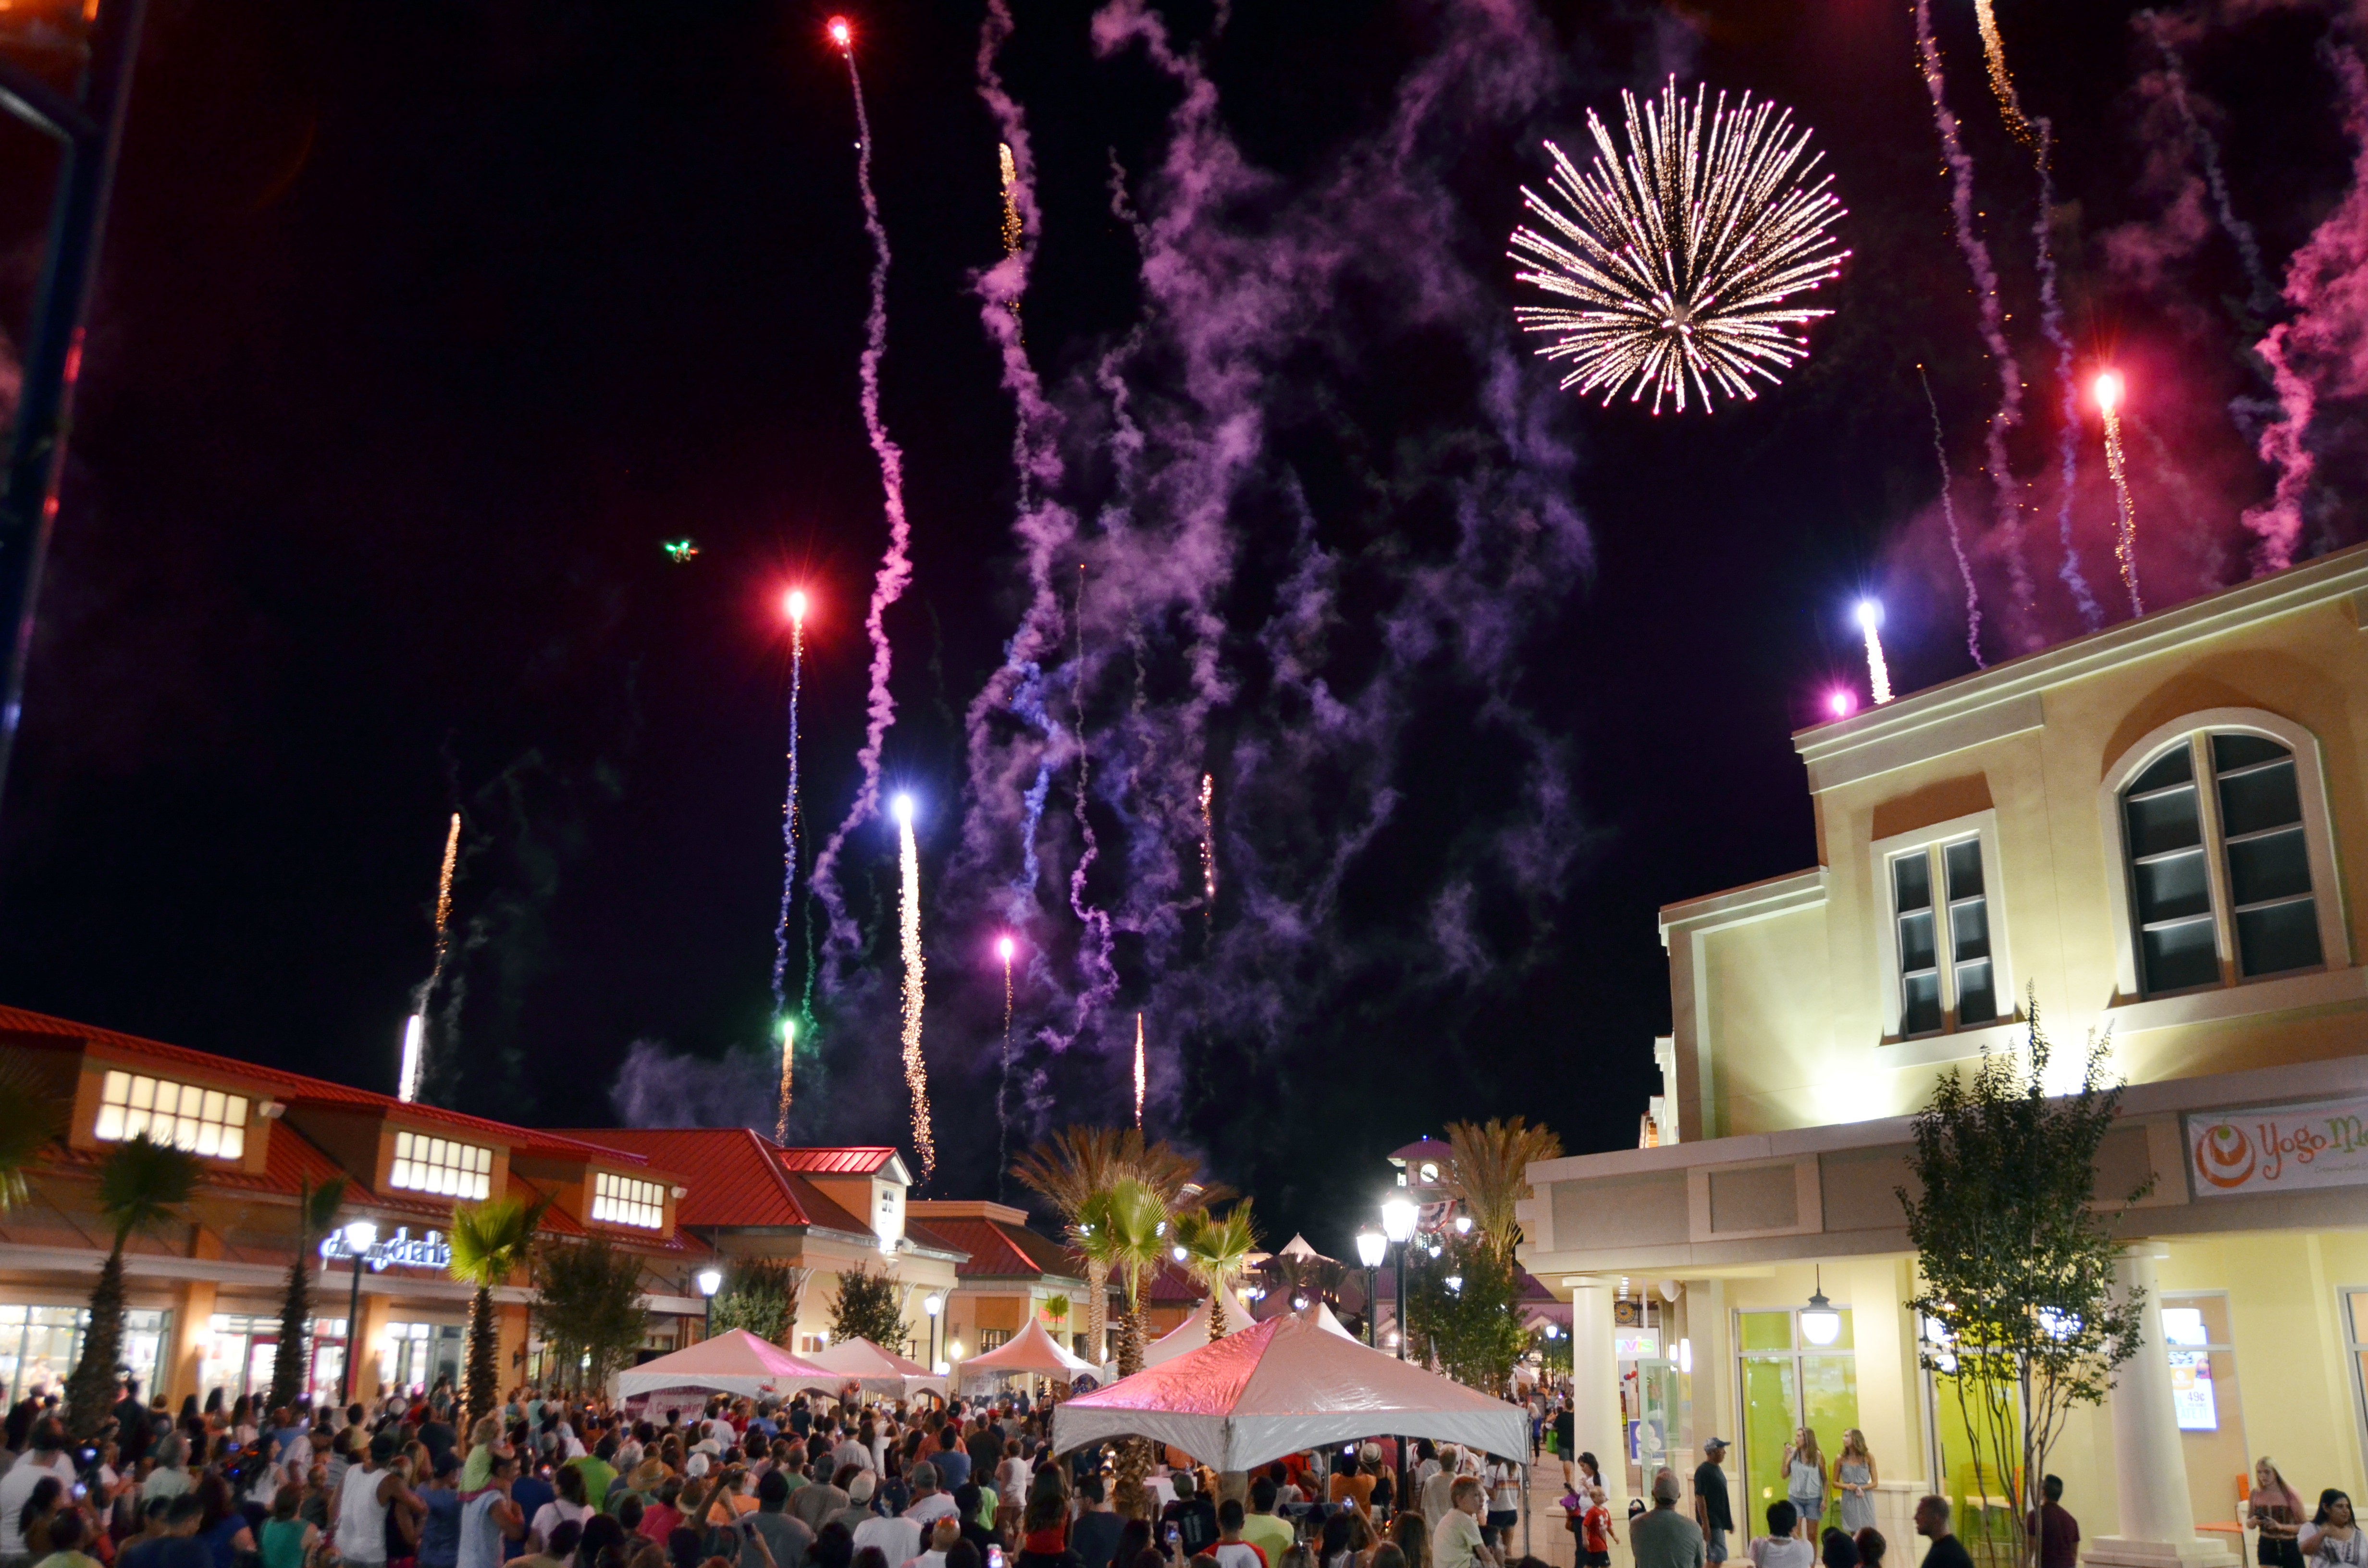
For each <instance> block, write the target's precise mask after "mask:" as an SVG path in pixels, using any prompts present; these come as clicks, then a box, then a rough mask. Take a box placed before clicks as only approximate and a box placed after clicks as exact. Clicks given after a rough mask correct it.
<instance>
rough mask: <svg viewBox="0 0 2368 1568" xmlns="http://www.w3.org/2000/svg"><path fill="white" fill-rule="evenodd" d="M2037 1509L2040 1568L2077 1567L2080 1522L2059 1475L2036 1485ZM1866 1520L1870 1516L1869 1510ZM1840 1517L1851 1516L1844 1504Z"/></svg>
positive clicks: (2034, 1524)
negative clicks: (2069, 1505) (2067, 1503)
mask: <svg viewBox="0 0 2368 1568" xmlns="http://www.w3.org/2000/svg"><path fill="white" fill-rule="evenodd" d="M2039 1495H2040V1504H2039V1506H2038V1507H2036V1508H2033V1509H2032V1511H2031V1519H2030V1526H2031V1533H2032V1535H2033V1536H2036V1537H2037V1538H2038V1540H2039V1568H2078V1565H2079V1562H2080V1521H2079V1520H2078V1519H2076V1518H2074V1517H2072V1515H2071V1513H2070V1512H2069V1511H2068V1510H2067V1509H2066V1507H2065V1506H2064V1478H2063V1477H2062V1476H2060V1475H2050V1476H2045V1477H2043V1478H2042V1479H2041V1481H2040V1483H2039ZM1842 1517H1843V1518H1845V1519H1847V1518H1849V1517H1850V1509H1849V1506H1848V1505H1844V1506H1843V1510H1842ZM1868 1517H1870V1518H1872V1517H1873V1510H1871V1509H1870V1510H1869V1512H1868Z"/></svg>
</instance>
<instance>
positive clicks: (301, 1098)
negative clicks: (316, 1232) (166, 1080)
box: [0, 1006, 641, 1164]
mask: <svg viewBox="0 0 2368 1568" xmlns="http://www.w3.org/2000/svg"><path fill="white" fill-rule="evenodd" d="M10 1036H14V1037H16V1038H17V1043H19V1044H27V1045H43V1044H47V1043H49V1042H51V1041H55V1042H57V1044H58V1046H59V1047H61V1048H63V1047H66V1046H74V1045H80V1046H84V1047H96V1048H97V1051H98V1052H99V1054H100V1055H102V1056H103V1057H117V1056H128V1057H131V1058H134V1059H139V1060H145V1061H152V1062H172V1063H174V1064H176V1065H178V1066H182V1067H187V1068H192V1069H195V1070H197V1071H199V1072H202V1073H207V1074H214V1075H217V1076H227V1077H229V1078H232V1079H234V1080H244V1081H245V1082H246V1083H250V1084H254V1085H261V1086H264V1087H267V1088H268V1089H269V1090H270V1091H271V1092H272V1093H273V1094H274V1095H276V1096H279V1097H280V1098H282V1099H285V1100H288V1101H289V1102H290V1103H291V1104H298V1105H303V1104H313V1105H327V1106H340V1107H347V1108H360V1109H365V1110H375V1111H378V1112H381V1114H386V1115H392V1116H396V1117H399V1118H401V1119H404V1120H416V1121H424V1122H429V1123H434V1124H438V1125H442V1126H446V1127H461V1128H466V1129H468V1130H470V1131H473V1132H476V1133H479V1134H480V1135H483V1136H485V1137H489V1138H493V1139H495V1140H496V1141H498V1142H502V1143H504V1144H507V1145H508V1146H509V1147H511V1148H512V1149H516V1150H518V1151H521V1152H523V1153H537V1154H548V1155H552V1156H555V1157H558V1158H563V1159H600V1158H607V1159H609V1160H626V1161H632V1162H633V1163H637V1164H638V1163H641V1162H639V1161H638V1160H636V1159H635V1156H634V1155H633V1153H632V1151H630V1150H623V1149H617V1148H612V1147H611V1146H609V1145H607V1144H604V1143H598V1142H588V1141H580V1140H577V1139H575V1138H570V1137H567V1136H565V1135H564V1134H559V1133H552V1132H546V1131H541V1130H539V1129H535V1128H529V1127H514V1126H511V1125H510V1124H509V1123H507V1122H503V1121H489V1120H487V1119H484V1117H481V1116H469V1115H467V1114H465V1113H463V1112H461V1111H457V1110H446V1109H444V1108H442V1107H440V1106H431V1105H421V1104H419V1103H418V1102H416V1101H404V1100H400V1099H397V1098H395V1096H393V1095H381V1094H376V1093H373V1092H372V1091H370V1090H369V1089H357V1088H354V1087H352V1086H350V1085H346V1084H333V1083H331V1082H330V1081H329V1080H327V1079H325V1078H311V1077H307V1076H305V1075H304V1074H302V1073H285V1072H282V1071H280V1070H279V1068H277V1067H263V1066H258V1065H256V1063H254V1062H240V1061H237V1060H236V1059H234V1058H232V1057H228V1056H215V1055H213V1054H211V1052H208V1051H192V1050H190V1049H189V1048H188V1047H187V1046H181V1045H167V1044H165V1042H164V1041H162V1040H143V1039H142V1038H141V1037H140V1036H138V1035H129V1034H121V1033H119V1032H118V1031H116V1030H114V1029H103V1028H97V1026H95V1025H91V1024H78V1023H75V1022H74V1021H72V1020H71V1019H67V1018H57V1017H51V1016H50V1015H49V1014H47V1013H29V1012H27V1011H26V1010H25V1009H23V1008H21V1007H6V1006H0V1039H6V1038H7V1037H10ZM27 1037H31V1038H29V1039H28V1038H27ZM272 1142H274V1143H277V1142H279V1140H278V1139H274V1140H272Z"/></svg>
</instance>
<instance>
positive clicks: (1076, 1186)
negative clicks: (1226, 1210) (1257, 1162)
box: [1011, 1127, 1227, 1360]
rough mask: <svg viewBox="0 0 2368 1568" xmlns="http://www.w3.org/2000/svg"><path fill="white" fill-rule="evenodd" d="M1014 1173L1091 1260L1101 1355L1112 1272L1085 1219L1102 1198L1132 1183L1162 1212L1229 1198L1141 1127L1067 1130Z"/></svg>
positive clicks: (1095, 1334) (1094, 1337) (1093, 1320)
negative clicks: (1080, 1223) (1090, 1241)
mask: <svg viewBox="0 0 2368 1568" xmlns="http://www.w3.org/2000/svg"><path fill="white" fill-rule="evenodd" d="M1011 1174H1012V1175H1013V1176H1018V1177H1019V1180H1020V1183H1021V1185H1023V1186H1025V1187H1028V1188H1030V1190H1031V1191H1033V1192H1035V1193H1036V1194H1037V1195H1038V1196H1040V1197H1042V1199H1044V1200H1045V1201H1046V1202H1048V1203H1050V1204H1052V1206H1053V1210H1054V1211H1055V1212H1056V1213H1058V1214H1059V1215H1060V1217H1061V1222H1062V1224H1063V1226H1064V1228H1065V1229H1066V1230H1067V1232H1068V1236H1069V1244H1071V1245H1072V1246H1074V1247H1076V1249H1077V1251H1078V1253H1079V1254H1080V1255H1081V1256H1084V1258H1085V1260H1086V1283H1087V1286H1088V1287H1089V1289H1088V1291H1087V1296H1088V1300H1087V1314H1086V1342H1087V1344H1088V1345H1090V1346H1093V1347H1094V1354H1095V1358H1096V1359H1098V1360H1099V1358H1101V1357H1102V1356H1104V1355H1105V1354H1107V1346H1106V1341H1107V1340H1108V1338H1109V1335H1110V1268H1109V1266H1108V1265H1107V1264H1106V1263H1104V1262H1102V1261H1101V1260H1099V1258H1097V1257H1096V1256H1095V1251H1096V1249H1094V1248H1091V1247H1088V1246H1087V1245H1086V1244H1085V1243H1086V1238H1085V1236H1084V1234H1083V1233H1081V1232H1080V1231H1079V1230H1078V1228H1077V1216H1078V1214H1079V1213H1080V1212H1081V1211H1083V1210H1084V1209H1085V1206H1086V1205H1087V1202H1089V1201H1091V1200H1092V1199H1093V1198H1094V1197H1095V1195H1096V1194H1098V1193H1101V1192H1106V1191H1108V1190H1109V1189H1110V1187H1111V1186H1112V1185H1113V1184H1115V1183H1117V1182H1119V1181H1121V1180H1124V1179H1129V1178H1132V1179H1133V1180H1135V1181H1139V1182H1141V1183H1142V1184H1143V1185H1144V1186H1145V1187H1149V1188H1150V1189H1151V1190H1152V1192H1153V1193H1154V1194H1156V1196H1157V1198H1158V1199H1159V1201H1160V1203H1161V1205H1162V1207H1163V1208H1164V1209H1166V1210H1176V1209H1178V1208H1181V1207H1189V1206H1192V1205H1196V1204H1207V1203H1210V1202H1212V1201H1215V1200H1217V1199H1220V1198H1222V1197H1224V1196H1226V1195H1227V1194H1226V1193H1225V1189H1224V1188H1222V1187H1201V1186H1200V1185H1199V1184H1198V1177H1199V1176H1200V1174H1201V1166H1200V1163H1199V1162H1198V1161H1196V1160H1194V1159H1193V1158H1192V1157H1191V1156H1190V1155H1189V1154H1185V1153H1180V1152H1178V1150H1176V1149H1173V1148H1171V1147H1169V1146H1168V1145H1167V1144H1166V1143H1145V1142H1144V1138H1143V1132H1142V1131H1141V1130H1140V1129H1139V1128H1133V1127H1130V1128H1126V1129H1124V1130H1123V1131H1121V1130H1120V1129H1117V1128H1110V1127H1065V1128H1063V1129H1062V1130H1061V1131H1059V1132H1058V1133H1056V1134H1055V1135H1053V1137H1051V1138H1048V1139H1046V1140H1045V1141H1044V1142H1041V1143H1039V1144H1037V1145H1036V1146H1035V1147H1034V1148H1033V1149H1030V1150H1029V1151H1028V1153H1024V1154H1022V1155H1020V1156H1019V1159H1018V1160H1016V1161H1014V1162H1013V1163H1012V1166H1011Z"/></svg>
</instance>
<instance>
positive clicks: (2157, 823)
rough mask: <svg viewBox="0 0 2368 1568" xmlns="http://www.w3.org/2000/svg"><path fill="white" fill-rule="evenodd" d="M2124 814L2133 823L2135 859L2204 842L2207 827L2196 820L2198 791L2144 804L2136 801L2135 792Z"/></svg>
mask: <svg viewBox="0 0 2368 1568" xmlns="http://www.w3.org/2000/svg"><path fill="white" fill-rule="evenodd" d="M2124 814H2125V815H2126V816H2127V818H2128V820H2129V833H2130V857H2131V858H2133V859H2142V858H2145V857H2146V856H2148V855H2160V854H2162V853H2163V852H2164V851H2166V850H2169V849H2184V848H2186V847H2187V846H2190V845H2193V844H2201V843H2203V824H2202V823H2201V822H2200V821H2199V820H2198V818H2197V816H2196V812H2195V790H2194V789H2193V788H2192V786H2191V787H2190V788H2188V789H2184V790H2175V791H2173V792H2172V793H2170V794H2168V795H2157V796H2155V797H2153V798H2152V799H2151V800H2143V801H2142V800H2138V799H2136V798H2135V791H2133V795H2132V798H2131V799H2130V800H2129V801H2127V802H2126V810H2125V812H2124Z"/></svg>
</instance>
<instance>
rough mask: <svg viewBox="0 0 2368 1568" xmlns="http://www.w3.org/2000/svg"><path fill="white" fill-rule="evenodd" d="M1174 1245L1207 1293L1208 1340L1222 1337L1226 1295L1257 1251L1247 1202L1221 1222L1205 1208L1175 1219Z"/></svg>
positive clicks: (1256, 1229) (1256, 1232)
mask: <svg viewBox="0 0 2368 1568" xmlns="http://www.w3.org/2000/svg"><path fill="white" fill-rule="evenodd" d="M1176 1244H1177V1245H1178V1246H1179V1247H1182V1248H1183V1249H1184V1267H1185V1269H1186V1270H1187V1271H1188V1272H1189V1273H1190V1275H1191V1276H1192V1278H1195V1279H1197V1280H1199V1281H1200V1282H1201V1288H1202V1289H1204V1290H1207V1291H1208V1292H1209V1337H1210V1338H1212V1339H1223V1338H1224V1336H1225V1333H1226V1328H1225V1292H1226V1291H1227V1290H1231V1289H1232V1288H1233V1283H1234V1281H1235V1279H1237V1278H1240V1277H1241V1273H1242V1267H1243V1266H1244V1265H1245V1264H1247V1262H1248V1261H1249V1256H1250V1254H1251V1253H1253V1252H1256V1251H1257V1250H1258V1227H1257V1224H1256V1222H1255V1221H1252V1219H1251V1218H1250V1200H1249V1199H1247V1198H1245V1199H1242V1200H1241V1201H1240V1202H1239V1203H1236V1204H1235V1205H1234V1207H1233V1208H1232V1210H1229V1211H1228V1212H1227V1213H1226V1215H1225V1217H1224V1219H1222V1220H1221V1219H1219V1218H1217V1217H1216V1216H1215V1215H1214V1214H1212V1213H1210V1212H1209V1211H1208V1210H1206V1209H1191V1210H1186V1211H1185V1212H1183V1213H1181V1214H1178V1216H1176Z"/></svg>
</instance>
